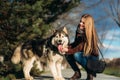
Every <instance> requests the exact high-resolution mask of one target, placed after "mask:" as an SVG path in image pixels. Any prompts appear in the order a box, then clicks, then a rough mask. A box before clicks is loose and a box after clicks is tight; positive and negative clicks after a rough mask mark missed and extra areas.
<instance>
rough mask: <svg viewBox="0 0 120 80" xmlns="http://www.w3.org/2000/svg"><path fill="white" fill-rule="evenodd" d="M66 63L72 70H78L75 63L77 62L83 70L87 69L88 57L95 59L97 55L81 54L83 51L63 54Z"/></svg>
mask: <svg viewBox="0 0 120 80" xmlns="http://www.w3.org/2000/svg"><path fill="white" fill-rule="evenodd" d="M65 57H66V59H67V61H68V63H69V64H70V66H71V68H72V69H73V70H74V71H79V68H78V66H77V64H76V62H78V63H79V64H80V65H81V66H82V67H83V68H84V69H85V70H87V67H86V66H87V60H88V59H93V60H96V59H98V57H96V56H92V55H91V56H83V52H76V53H75V54H72V55H65Z"/></svg>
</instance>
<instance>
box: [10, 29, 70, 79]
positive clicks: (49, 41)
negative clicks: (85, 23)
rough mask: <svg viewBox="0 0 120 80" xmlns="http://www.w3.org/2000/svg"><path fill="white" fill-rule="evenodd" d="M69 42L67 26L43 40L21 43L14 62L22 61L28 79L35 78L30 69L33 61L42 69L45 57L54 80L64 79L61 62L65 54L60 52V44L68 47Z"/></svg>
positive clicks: (13, 57) (15, 53)
mask: <svg viewBox="0 0 120 80" xmlns="http://www.w3.org/2000/svg"><path fill="white" fill-rule="evenodd" d="M68 43H69V38H68V33H67V29H66V27H64V28H61V29H59V30H56V31H55V32H54V34H53V35H52V36H51V37H49V38H46V39H42V40H39V39H37V40H30V41H27V42H25V43H22V44H21V45H19V46H18V47H17V48H16V49H15V51H14V54H13V56H12V58H11V61H12V62H13V63H14V64H17V63H19V62H20V61H21V62H22V64H23V73H24V77H25V79H26V80H33V77H32V76H30V70H31V68H32V67H33V63H34V62H35V63H36V64H37V68H38V69H40V71H42V67H41V64H40V62H39V61H40V60H41V59H42V58H43V57H44V58H45V59H47V60H46V61H47V63H48V65H49V68H50V70H51V73H52V75H53V77H54V80H64V78H63V76H62V74H61V64H62V61H63V54H61V52H59V50H58V48H57V47H58V45H62V46H63V47H67V46H68Z"/></svg>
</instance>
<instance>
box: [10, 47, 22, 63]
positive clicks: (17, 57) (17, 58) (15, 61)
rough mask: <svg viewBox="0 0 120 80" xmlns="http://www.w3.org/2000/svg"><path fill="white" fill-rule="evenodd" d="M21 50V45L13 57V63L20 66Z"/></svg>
mask: <svg viewBox="0 0 120 80" xmlns="http://www.w3.org/2000/svg"><path fill="white" fill-rule="evenodd" d="M21 48H22V45H19V46H18V47H17V48H16V49H15V51H14V54H13V56H12V58H11V61H12V63H14V64H18V63H19V62H20V60H21Z"/></svg>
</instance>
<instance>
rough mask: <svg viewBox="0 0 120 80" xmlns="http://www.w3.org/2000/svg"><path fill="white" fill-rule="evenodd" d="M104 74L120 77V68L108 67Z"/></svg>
mask: <svg viewBox="0 0 120 80" xmlns="http://www.w3.org/2000/svg"><path fill="white" fill-rule="evenodd" d="M103 73H105V74H108V75H113V76H117V77H120V67H106V69H105V71H104V72H103Z"/></svg>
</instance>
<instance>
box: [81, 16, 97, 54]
mask: <svg viewBox="0 0 120 80" xmlns="http://www.w3.org/2000/svg"><path fill="white" fill-rule="evenodd" d="M81 19H83V20H84V24H85V34H86V35H85V36H86V41H85V44H84V55H90V54H91V53H92V52H94V54H98V45H97V43H98V36H97V33H96V29H95V25H94V19H93V17H92V16H91V15H89V14H85V15H83V16H82V17H81Z"/></svg>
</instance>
